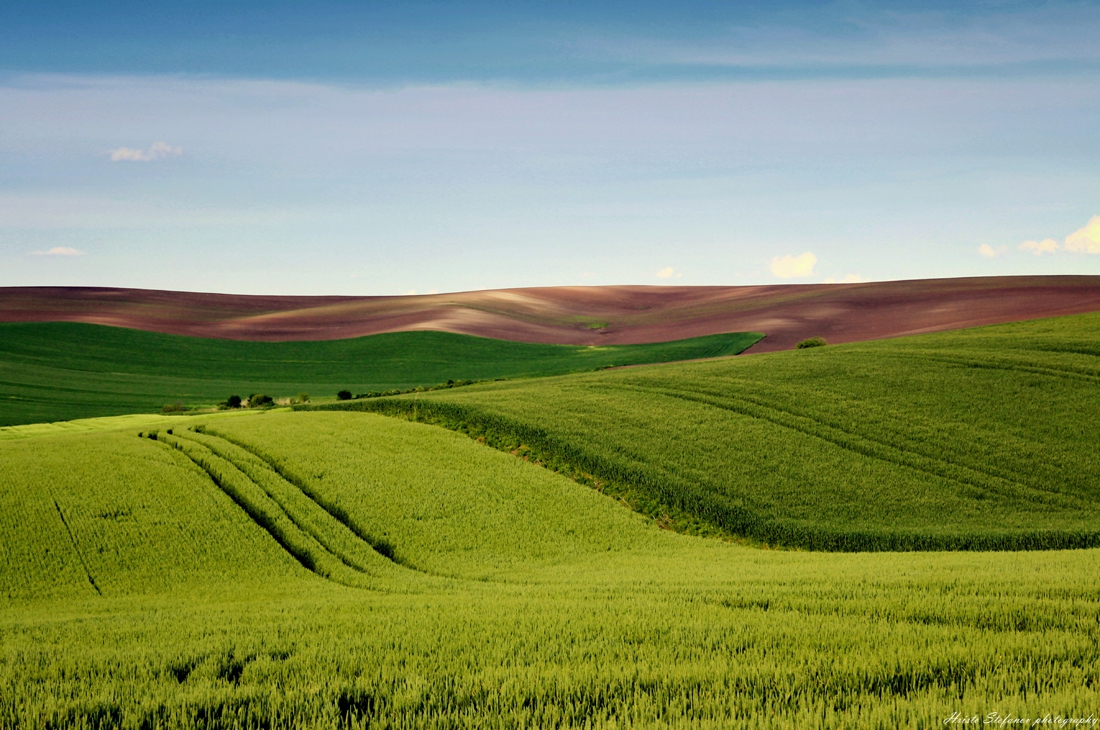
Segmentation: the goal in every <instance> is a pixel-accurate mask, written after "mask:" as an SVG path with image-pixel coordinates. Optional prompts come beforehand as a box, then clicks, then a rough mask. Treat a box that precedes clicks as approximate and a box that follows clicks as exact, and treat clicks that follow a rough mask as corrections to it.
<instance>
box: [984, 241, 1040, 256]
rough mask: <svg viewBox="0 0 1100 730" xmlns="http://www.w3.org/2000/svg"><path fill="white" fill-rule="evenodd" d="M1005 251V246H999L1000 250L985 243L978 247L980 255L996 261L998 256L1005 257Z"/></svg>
mask: <svg viewBox="0 0 1100 730" xmlns="http://www.w3.org/2000/svg"><path fill="white" fill-rule="evenodd" d="M1028 243H1035V242H1034V241H1028ZM1021 248H1022V247H1021ZM1005 250H1006V249H1005V247H1004V246H999V247H998V248H993V247H992V246H990V245H989V244H988V243H983V244H982V245H981V246H978V253H980V254H981V255H982V256H985V257H986V258H987V259H995V258H997V257H998V256H1004V253H1005Z"/></svg>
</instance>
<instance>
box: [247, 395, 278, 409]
mask: <svg viewBox="0 0 1100 730" xmlns="http://www.w3.org/2000/svg"><path fill="white" fill-rule="evenodd" d="M274 403H275V399H274V398H272V397H271V396H270V395H263V394H262V393H256V394H254V395H250V396H248V407H249V408H263V407H264V406H270V405H273V404H274Z"/></svg>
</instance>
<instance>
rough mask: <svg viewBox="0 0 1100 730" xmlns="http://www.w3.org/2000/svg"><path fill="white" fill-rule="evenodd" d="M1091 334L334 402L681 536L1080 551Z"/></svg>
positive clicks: (962, 335)
mask: <svg viewBox="0 0 1100 730" xmlns="http://www.w3.org/2000/svg"><path fill="white" fill-rule="evenodd" d="M1097 343H1100V315H1098V314H1087V315H1077V316H1073V317H1065V318H1057V319H1049V320H1040V321H1034V322H1023V323H1016V324H1009V325H998V326H991V327H985V328H977V329H973V330H961V331H957V332H946V333H936V334H930V335H922V336H917V337H908V338H899V339H893V340H885V341H879V342H867V343H858V344H848V345H838V346H828V347H819V348H812V349H808V350H798V351H795V352H787V353H773V354H767V355H758V356H754V357H750V358H735V359H727V360H718V361H713V362H703V363H690V364H669V365H657V366H652V367H646V368H624V369H620V370H615V371H605V372H599V373H590V374H583V375H576V376H569V377H564V378H551V379H542V380H537V381H524V382H514V383H496V384H487V385H482V386H472V387H469V388H462V389H457V390H449V391H437V392H431V393H421V394H414V395H409V396H401V397H397V398H382V399H373V400H366V401H359V402H356V403H354V404H351V405H350V406H347V407H349V408H355V409H363V410H372V411H376V412H380V413H386V414H390V415H398V416H403V417H407V418H412V419H418V420H423V421H427V422H430V423H440V424H443V425H446V426H448V427H451V428H454V429H457V430H461V431H465V432H468V433H471V434H473V435H475V436H480V437H483V438H487V439H489V440H490V441H492V442H494V443H496V444H498V445H499V446H500V447H501V448H505V449H506V450H520V451H522V452H523V453H529V454H530V456H531V457H533V458H537V459H540V460H542V461H545V462H546V463H548V464H551V465H554V466H557V467H559V468H561V469H563V470H565V471H566V472H567V473H577V474H581V475H587V476H586V477H585V478H586V479H588V480H589V481H596V482H600V483H601V485H602V488H605V489H611V490H615V491H617V492H618V493H622V494H623V495H624V496H625V497H626V498H627V499H628V500H632V503H633V502H636V503H637V504H638V505H639V507H640V508H642V509H644V510H645V511H647V512H648V513H649V514H651V515H653V516H654V517H661V516H662V515H667V519H669V520H675V519H679V520H681V521H682V522H683V524H684V525H685V526H686V527H688V528H690V529H693V530H702V531H704V532H706V531H707V530H718V531H724V532H726V533H727V534H732V535H739V536H746V537H750V538H752V539H755V540H759V541H763V542H767V543H779V544H782V545H791V546H799V547H806V548H812V549H827V550H899V549H900V550H911V549H959V548H965V549H990V548H992V549H1020V548H1030V549H1035V548H1059V547H1089V546H1096V545H1100V500H1098V497H1100V458H1098V457H1097V454H1096V452H1095V450H1094V449H1091V448H1083V444H1092V443H1097V442H1100V419H1097V418H1096V413H1097V412H1098V407H1100V400H1098V396H1097V393H1098V392H1100V391H1098V387H1100V345H1098V344H1097ZM334 407H342V406H334Z"/></svg>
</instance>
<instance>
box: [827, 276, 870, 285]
mask: <svg viewBox="0 0 1100 730" xmlns="http://www.w3.org/2000/svg"><path fill="white" fill-rule="evenodd" d="M861 281H863V277H862V276H860V275H859V274H848V275H846V276H845V277H844V278H843V279H834V278H833V277H831V276H830V277H829V278H828V279H826V280H825V281H824V283H825V284H859V283H860V282H861Z"/></svg>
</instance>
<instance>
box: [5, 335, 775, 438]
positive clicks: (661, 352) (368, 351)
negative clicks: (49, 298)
mask: <svg viewBox="0 0 1100 730" xmlns="http://www.w3.org/2000/svg"><path fill="white" fill-rule="evenodd" d="M761 337H763V335H760V334H754V333H744V332H741V333H731V334H725V335H711V336H708V337H697V338H693V339H689V340H680V341H676V342H661V343H655V344H646V345H615V346H603V347H579V346H572V345H540V344H529V343H523V342H508V341H504V340H491V339H486V338H482V337H470V336H467V335H456V334H450V333H446V332H395V333H392V334H383V335H374V336H371V337H359V338H355V339H349V340H328V341H319V342H240V341H236V340H211V339H201V338H196V337H179V336H176V335H164V334H158V333H155V332H142V331H140V330H129V329H122V328H119V327H104V326H99V325H91V324H76V323H65V322H50V323H29V324H27V323H17V324H0V427H3V426H13V425H17V424H23V423H40V422H47V421H63V420H65V421H67V420H72V419H77V418H91V417H95V416H113V415H122V414H127V413H149V412H154V413H155V412H159V411H160V410H161V409H162V408H163V407H164V406H165V405H167V404H174V403H177V402H178V403H182V404H184V405H188V406H209V405H213V404H215V403H218V402H220V401H224V400H225V399H226V398H227V397H229V396H230V395H232V394H234V393H235V394H238V395H240V396H242V397H247V396H248V395H249V394H251V393H263V394H266V395H270V396H273V397H291V396H296V395H297V394H298V393H302V392H305V393H308V394H310V395H312V396H313V397H314V398H318V397H328V398H332V397H334V396H335V395H336V392H337V391H339V390H343V389H348V390H350V391H352V392H354V393H365V392H369V391H385V390H390V389H407V388H412V387H416V386H421V385H429V386H430V385H436V384H439V383H446V382H447V381H448V380H483V379H489V380H491V379H495V378H523V377H531V376H537V375H552V374H559V373H570V372H577V371H582V370H595V369H597V368H601V367H606V366H608V365H627V364H637V363H653V362H668V361H672V360H689V359H696V358H707V357H720V356H725V355H736V354H738V353H740V352H742V351H743V350H745V349H746V348H748V347H750V346H752V345H753V344H754V343H756V342H757V341H758V340H759V339H760V338H761Z"/></svg>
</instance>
